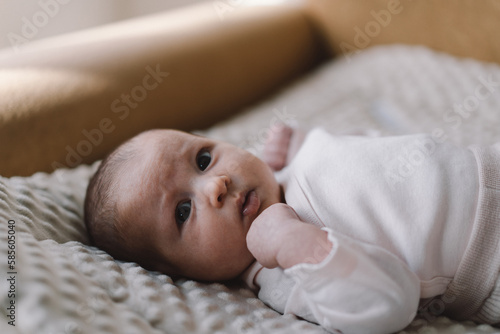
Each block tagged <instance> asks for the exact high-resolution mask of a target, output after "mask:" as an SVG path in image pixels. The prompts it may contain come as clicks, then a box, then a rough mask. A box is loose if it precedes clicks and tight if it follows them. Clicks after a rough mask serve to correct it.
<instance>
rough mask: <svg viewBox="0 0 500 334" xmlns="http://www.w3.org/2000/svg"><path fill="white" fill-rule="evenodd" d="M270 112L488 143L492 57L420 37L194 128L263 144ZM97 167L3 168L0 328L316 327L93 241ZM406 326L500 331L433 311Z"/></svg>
mask: <svg viewBox="0 0 500 334" xmlns="http://www.w3.org/2000/svg"><path fill="white" fill-rule="evenodd" d="M278 119H279V120H281V121H283V122H287V123H289V124H292V125H299V126H300V127H302V128H304V129H308V128H311V127H314V126H318V125H320V126H323V127H325V128H327V129H328V130H330V131H331V132H334V133H339V134H340V133H344V132H346V133H347V132H352V131H355V130H358V129H359V130H374V131H377V132H379V133H381V134H382V135H388V134H405V133H417V132H433V131H434V132H435V133H440V134H442V135H445V136H447V138H448V140H450V141H453V142H456V143H459V144H463V145H467V144H473V143H474V144H489V143H493V142H495V141H498V140H500V66H499V65H496V64H488V63H482V62H479V61H475V60H469V59H459V58H454V57H451V56H449V55H445V54H441V53H437V52H434V51H431V50H429V49H426V48H422V47H410V46H386V47H377V48H372V49H368V50H366V51H364V52H362V53H359V54H358V55H355V56H352V57H350V58H342V57H339V58H338V59H335V60H333V61H331V62H330V63H327V64H324V65H323V66H321V67H320V68H318V69H317V70H315V71H314V72H313V73H311V74H309V75H308V76H307V77H304V78H302V79H300V80H298V81H297V82H295V83H293V84H292V85H290V86H288V87H287V88H285V89H283V90H282V91H281V92H278V93H277V94H276V95H274V96H273V97H271V98H269V99H267V100H266V101H264V102H262V103H260V104H258V105H256V106H253V107H251V108H248V110H247V111H245V112H244V113H242V114H239V115H237V116H236V117H234V118H233V119H230V120H228V121H226V122H224V123H222V124H219V125H217V126H214V127H213V128H211V129H209V130H206V131H199V133H201V134H204V135H207V136H210V137H213V138H216V139H222V140H227V141H230V142H232V143H234V144H236V145H240V146H242V147H245V148H247V149H248V150H250V151H252V152H255V153H256V154H259V152H260V151H261V149H262V146H263V143H264V142H265V140H266V138H267V136H268V135H269V131H270V130H269V128H270V126H271V125H272V124H274V123H275V121H276V120H278ZM96 166H97V165H96V164H94V165H92V166H80V167H78V168H76V169H73V170H57V171H55V172H54V173H52V174H44V173H37V174H35V175H33V176H31V177H25V178H20V177H13V178H0V240H1V242H0V272H1V279H0V301H1V303H0V306H1V307H0V309H1V311H0V313H1V314H2V319H0V332H1V333H23V334H24V333H26V334H28V333H40V334H42V333H43V334H44V333H47V334H49V333H117V334H118V333H120V334H123V333H271V332H272V333H286V334H290V333H311V334H312V333H324V331H323V330H322V329H321V328H320V327H319V326H317V325H315V324H311V323H308V322H306V321H303V320H300V319H297V318H296V317H294V316H292V315H281V314H279V313H277V312H275V311H274V310H272V309H270V308H269V307H267V306H266V305H264V304H263V303H262V302H261V301H260V300H258V299H257V298H256V296H255V295H254V294H253V293H252V292H251V291H249V290H248V289H246V288H245V286H243V285H242V284H240V283H236V282H235V283H231V284H226V285H223V284H220V283H216V284H205V283H200V282H195V281H191V280H177V281H173V280H172V279H171V278H170V277H168V276H165V275H162V274H160V273H156V272H149V271H146V270H144V269H143V268H141V267H140V266H138V265H136V264H134V263H123V262H119V261H115V260H114V259H113V258H112V257H111V256H109V255H108V254H106V253H105V252H103V251H101V250H99V249H96V248H94V247H91V246H89V245H88V238H87V235H86V231H85V226H84V223H83V219H82V215H83V210H82V203H83V199H84V193H85V188H86V185H87V181H88V179H89V177H90V175H91V174H92V172H93V171H94V170H95V168H96ZM9 251H10V253H9ZM12 251H15V253H13V252H12ZM13 325H15V326H13ZM405 332H407V333H417V332H418V333H421V332H425V333H435V332H439V333H493V332H500V329H495V328H492V327H490V326H487V325H477V324H474V323H471V322H466V323H463V322H462V323H460V322H456V321H453V320H450V319H447V318H445V317H442V316H440V311H439V310H436V312H434V313H433V314H425V315H420V316H419V317H418V318H416V319H415V321H414V322H413V323H412V324H411V325H410V326H409V327H408V328H407V329H406V330H405Z"/></svg>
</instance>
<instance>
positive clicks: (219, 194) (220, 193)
mask: <svg viewBox="0 0 500 334" xmlns="http://www.w3.org/2000/svg"><path fill="white" fill-rule="evenodd" d="M230 184H231V179H230V178H229V177H228V176H227V175H221V176H215V177H212V178H211V179H210V180H209V181H208V182H207V184H206V191H205V193H206V194H207V196H208V200H209V202H210V204H211V205H212V206H214V207H216V208H220V207H222V205H223V204H224V198H225V196H226V194H227V188H228V187H229V185H230Z"/></svg>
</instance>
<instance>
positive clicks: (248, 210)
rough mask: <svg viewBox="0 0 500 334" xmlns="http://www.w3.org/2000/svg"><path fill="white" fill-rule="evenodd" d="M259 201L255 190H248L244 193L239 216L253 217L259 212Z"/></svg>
mask: <svg viewBox="0 0 500 334" xmlns="http://www.w3.org/2000/svg"><path fill="white" fill-rule="evenodd" d="M259 207H260V199H259V196H257V193H256V192H255V190H250V191H249V192H247V193H246V195H245V198H244V201H243V203H242V206H241V214H242V215H243V216H254V215H256V214H257V212H258V211H259Z"/></svg>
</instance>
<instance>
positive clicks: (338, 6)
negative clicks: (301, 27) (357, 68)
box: [308, 0, 500, 63]
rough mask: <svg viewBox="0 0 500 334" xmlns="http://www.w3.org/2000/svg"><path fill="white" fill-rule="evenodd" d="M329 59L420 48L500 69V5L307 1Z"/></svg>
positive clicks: (444, 0)
mask: <svg viewBox="0 0 500 334" xmlns="http://www.w3.org/2000/svg"><path fill="white" fill-rule="evenodd" d="M308 3H309V7H310V10H311V13H312V17H313V18H315V19H316V21H317V22H318V24H319V25H320V26H321V30H322V31H323V33H324V35H325V36H326V38H327V39H328V40H329V44H330V49H331V50H332V52H333V53H336V54H340V55H348V56H350V54H351V52H357V51H359V50H363V49H365V48H367V47H370V46H373V45H379V44H391V43H405V44H420V45H425V46H428V47H431V48H433V49H435V50H439V51H445V52H448V53H450V54H454V55H457V56H461V57H472V58H476V59H480V60H484V61H492V62H497V63H500V40H499V39H498V31H500V20H499V19H498V18H499V17H500V2H499V1H497V0H489V1H468V0H458V1H457V0H440V1H433V0H420V1H412V0H360V1H351V0H309V1H308Z"/></svg>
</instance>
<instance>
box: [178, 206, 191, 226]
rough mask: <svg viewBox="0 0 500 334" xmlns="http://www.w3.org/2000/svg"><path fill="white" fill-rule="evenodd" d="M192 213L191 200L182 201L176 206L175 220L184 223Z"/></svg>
mask: <svg viewBox="0 0 500 334" xmlns="http://www.w3.org/2000/svg"><path fill="white" fill-rule="evenodd" d="M190 213H191V201H187V202H182V203H179V205H177V207H176V208H175V221H176V222H177V224H179V225H182V224H183V223H184V222H185V221H186V220H188V218H189V214H190Z"/></svg>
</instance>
